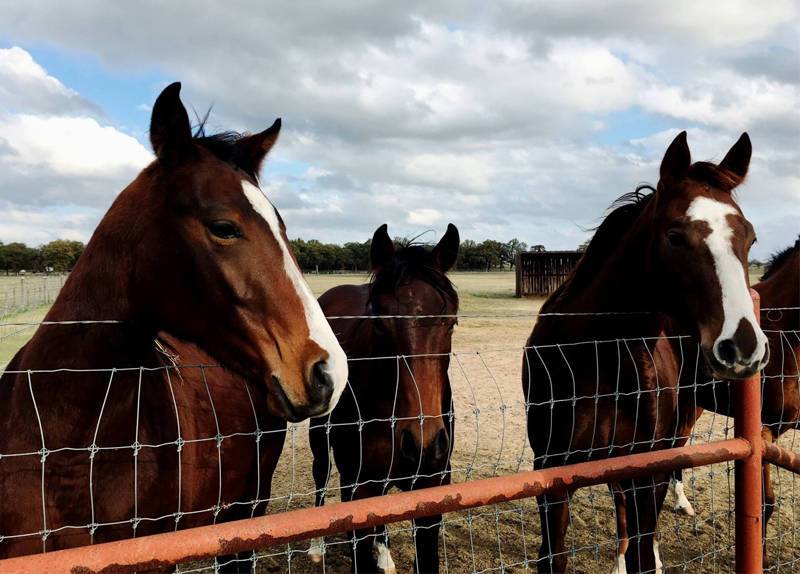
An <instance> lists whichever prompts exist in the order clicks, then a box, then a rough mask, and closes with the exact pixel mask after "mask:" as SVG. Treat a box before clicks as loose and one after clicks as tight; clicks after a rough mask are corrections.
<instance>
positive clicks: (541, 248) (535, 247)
mask: <svg viewBox="0 0 800 574" xmlns="http://www.w3.org/2000/svg"><path fill="white" fill-rule="evenodd" d="M531 251H533V252H534V253H544V252H545V251H547V249H545V246H544V245H532V246H531Z"/></svg>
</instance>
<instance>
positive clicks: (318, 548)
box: [308, 538, 325, 564]
mask: <svg viewBox="0 0 800 574" xmlns="http://www.w3.org/2000/svg"><path fill="white" fill-rule="evenodd" d="M324 542H325V539H324V538H312V539H311V546H309V547H308V556H309V557H310V558H311V561H312V562H313V563H314V564H317V563H319V562H322V556H323V555H324V554H325V550H324V549H323V547H322V546H323V544H324Z"/></svg>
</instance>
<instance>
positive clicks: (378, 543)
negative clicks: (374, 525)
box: [372, 540, 397, 574]
mask: <svg viewBox="0 0 800 574" xmlns="http://www.w3.org/2000/svg"><path fill="white" fill-rule="evenodd" d="M372 551H373V552H374V553H375V561H376V562H377V563H378V568H380V569H381V571H382V572H383V574H395V573H396V572H397V568H396V567H395V565H394V560H392V553H391V552H389V547H388V546H386V543H385V542H384V541H383V540H375V541H374V542H373V543H372Z"/></svg>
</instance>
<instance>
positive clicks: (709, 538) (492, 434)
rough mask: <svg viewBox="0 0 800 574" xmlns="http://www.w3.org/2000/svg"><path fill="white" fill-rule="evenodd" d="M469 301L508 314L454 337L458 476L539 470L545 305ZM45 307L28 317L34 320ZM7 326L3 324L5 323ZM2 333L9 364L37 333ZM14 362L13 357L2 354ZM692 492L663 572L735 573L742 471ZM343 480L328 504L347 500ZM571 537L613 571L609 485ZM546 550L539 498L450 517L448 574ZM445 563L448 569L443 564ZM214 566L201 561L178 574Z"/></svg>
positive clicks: (774, 532) (408, 542) (395, 539)
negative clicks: (536, 327) (525, 366)
mask: <svg viewBox="0 0 800 574" xmlns="http://www.w3.org/2000/svg"><path fill="white" fill-rule="evenodd" d="M452 278H453V280H454V283H455V284H456V287H457V288H458V291H459V295H460V299H461V310H460V312H461V313H462V314H467V315H468V314H489V315H497V316H502V318H462V319H460V321H459V324H458V326H457V327H456V330H455V334H454V342H453V350H454V357H453V360H452V362H451V381H452V385H453V391H454V404H455V411H456V416H457V425H456V426H457V432H456V437H455V450H454V454H453V458H452V463H453V468H454V471H453V479H454V481H455V482H462V481H464V480H467V479H472V478H483V477H489V476H492V475H495V474H506V473H510V472H515V471H517V470H519V469H522V470H525V469H529V468H531V464H532V452H531V450H530V448H529V447H528V445H527V439H526V434H525V413H524V408H523V403H522V401H523V397H522V389H521V383H520V378H521V357H522V347H523V345H524V343H525V340H526V339H527V337H528V335H529V333H530V331H531V328H532V326H533V323H534V315H533V313H534V311H536V310H537V309H538V308H539V307H540V305H541V303H542V301H541V300H537V299H517V298H515V297H514V276H513V274H511V273H488V274H487V273H456V274H453V276H452ZM366 279H367V278H366V276H363V275H360V276H316V275H312V276H310V277H309V283H310V284H311V286H312V289H313V290H314V292H315V293H317V294H320V293H322V292H323V291H325V290H326V289H328V288H330V287H332V286H334V285H336V284H340V283H358V282H362V281H365V280H366ZM43 312H44V311H43V310H36V311H32V312H28V313H26V314H25V315H24V319H25V320H36V317H37V316H40V315H42V314H43ZM0 328H1V327H0ZM5 329H6V330H5V331H3V332H0V336H1V335H8V336H6V337H5V338H0V365H1V364H3V363H4V362H6V361H7V360H8V358H9V357H10V355H11V354H13V350H14V348H16V347H18V346H19V345H20V344H22V342H24V340H25V339H26V338H27V336H29V331H27V330H26V331H23V332H20V333H19V334H14V332H13V330H12V328H11V327H6V328H5ZM3 355H5V356H3ZM731 425H732V422H731V421H729V419H727V418H725V417H720V416H715V415H711V414H708V413H706V414H704V415H703V418H702V419H701V421H700V422H699V423H698V425H697V427H696V429H695V434H696V436H697V440H698V441H702V440H708V439H715V438H722V437H725V436H731V435H732V428H731ZM795 434H797V433H792V432H790V433H787V435H786V436H785V437H784V439H783V440H782V441H781V442H782V443H783V444H785V445H786V446H789V447H792V448H794V450H800V436H798V437H795V436H794V435H795ZM310 471H311V456H310V451H309V449H308V425H307V423H306V424H299V425H293V426H292V427H291V429H290V432H289V434H288V436H287V443H286V445H285V448H284V454H283V457H282V459H281V461H280V463H279V467H278V470H277V472H276V476H275V480H274V481H273V489H272V496H273V500H272V502H271V504H270V506H269V510H268V512H270V513H275V512H281V511H284V510H287V509H295V508H301V507H306V506H310V505H313V491H314V485H313V481H312V479H311V472H310ZM773 480H774V481H775V492H776V495H777V496H778V507H777V509H776V512H775V514H774V516H773V519H772V521H771V523H770V529H769V532H768V549H767V550H768V556H769V558H770V565H771V571H775V572H793V571H797V570H798V569H800V499H799V498H798V496H800V480H798V479H797V478H795V477H793V476H791V475H790V474H789V473H786V472H774V473H773ZM684 481H685V486H686V494H687V497H688V498H689V500H690V501H691V503H692V504H693V505H694V508H695V510H696V512H697V514H696V516H694V517H691V518H690V517H686V516H682V515H678V514H676V513H675V512H673V511H672V510H671V508H672V504H673V501H674V498H673V497H672V495H668V496H667V501H666V503H665V511H664V512H663V513H662V515H661V519H660V522H659V528H660V536H661V543H660V551H661V559H662V561H663V563H664V566H665V572H730V571H732V570H733V566H732V564H733V563H732V560H733V546H732V545H733V520H732V518H733V496H732V494H733V464H718V465H714V466H712V467H703V468H700V469H696V470H693V471H687V472H685V473H684ZM337 486H338V477H337V476H336V475H335V474H334V476H333V477H332V482H331V485H330V488H331V491H330V493H329V495H328V503H333V502H336V501H337V500H338V495H337V490H336V488H337ZM570 506H571V511H572V513H571V520H572V523H571V527H570V528H569V532H568V541H567V542H568V546H567V549H568V552H569V553H570V563H569V571H570V572H574V573H595V572H604V573H608V572H611V570H612V568H613V567H614V561H615V555H616V542H615V518H614V512H613V508H612V504H611V498H610V495H609V493H608V490H607V488H606V487H605V486H597V487H594V488H590V489H583V490H580V491H578V493H577V494H576V495H575V497H574V498H573V499H572V501H571V504H570ZM389 532H390V539H391V549H392V556H393V558H394V560H395V562H396V564H397V568H398V572H410V571H411V568H412V564H413V560H414V545H413V541H412V536H411V524H410V523H399V524H395V525H391V526H390V527H389ZM348 544H349V542H348V541H347V539H346V538H345V537H343V536H339V537H333V538H330V539H328V540H326V545H327V546H326V554H325V559H324V561H323V563H322V564H314V563H312V562H311V560H310V559H309V558H308V556H307V555H306V550H307V548H308V543H307V542H300V543H296V544H293V545H291V546H290V547H283V548H275V549H273V550H272V551H271V552H269V553H265V554H264V555H263V556H260V557H259V559H258V567H259V568H258V569H259V571H263V572H284V571H292V572H308V573H317V572H345V571H348V570H349V564H350V560H349V555H348ZM539 544H540V528H539V516H538V511H537V508H536V504H535V501H534V500H526V501H522V502H519V503H513V504H503V505H497V506H490V507H484V508H480V509H476V510H473V511H471V512H460V513H454V514H451V515H448V516H446V517H445V521H444V528H443V530H442V534H441V560H442V566H443V571H447V572H521V571H526V570H534V571H535V569H536V566H535V563H534V562H532V561H534V560H535V559H536V557H537V554H538V550H539ZM445 567H446V568H445ZM198 569H199V570H205V569H206V565H203V564H192V565H187V566H184V567H183V568H182V569H181V571H186V570H191V571H196V570H198Z"/></svg>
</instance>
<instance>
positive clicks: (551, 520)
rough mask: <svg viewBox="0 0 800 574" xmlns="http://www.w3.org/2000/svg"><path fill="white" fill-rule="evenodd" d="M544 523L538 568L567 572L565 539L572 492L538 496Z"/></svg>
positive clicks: (540, 513)
mask: <svg viewBox="0 0 800 574" xmlns="http://www.w3.org/2000/svg"><path fill="white" fill-rule="evenodd" d="M536 501H537V502H538V504H539V519H540V521H541V523H542V545H541V547H540V548H539V560H538V568H539V572H541V573H551V572H553V573H555V572H565V571H566V569H567V555H566V552H565V548H564V539H565V538H566V536H567V527H568V526H569V501H570V493H569V492H567V491H565V490H558V491H554V492H551V493H549V494H543V495H541V496H537V497H536Z"/></svg>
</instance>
